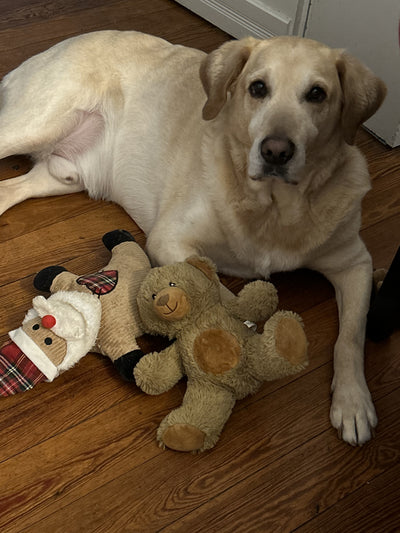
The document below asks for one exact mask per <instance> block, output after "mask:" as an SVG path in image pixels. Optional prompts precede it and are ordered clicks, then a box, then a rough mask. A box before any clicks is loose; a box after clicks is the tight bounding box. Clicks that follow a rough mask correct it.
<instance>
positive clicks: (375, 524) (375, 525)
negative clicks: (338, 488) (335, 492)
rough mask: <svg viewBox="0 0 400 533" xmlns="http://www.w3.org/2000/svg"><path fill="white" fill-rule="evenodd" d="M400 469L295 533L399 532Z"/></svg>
mask: <svg viewBox="0 0 400 533" xmlns="http://www.w3.org/2000/svg"><path fill="white" fill-rule="evenodd" d="M399 509H400V465H396V466H394V467H392V468H390V469H389V470H387V471H386V472H384V473H383V474H381V475H379V476H377V477H376V478H374V479H372V480H371V481H368V482H367V483H366V484H365V485H363V486H362V487H361V488H360V489H358V490H357V491H355V492H353V493H352V494H351V495H350V496H347V497H345V498H343V499H342V500H340V501H339V502H338V503H337V504H336V505H335V506H333V507H331V508H329V509H328V510H327V511H326V512H324V513H322V514H319V515H318V516H317V517H316V518H314V519H312V520H310V521H309V522H307V524H305V525H304V526H302V527H300V528H299V529H296V533H321V532H323V533H337V532H338V531H342V528H343V524H346V526H345V528H346V533H359V532H360V531H362V532H363V533H376V532H378V531H379V533H397V532H398V531H400V513H399Z"/></svg>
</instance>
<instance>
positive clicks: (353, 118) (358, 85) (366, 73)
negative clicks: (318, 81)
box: [336, 50, 386, 144]
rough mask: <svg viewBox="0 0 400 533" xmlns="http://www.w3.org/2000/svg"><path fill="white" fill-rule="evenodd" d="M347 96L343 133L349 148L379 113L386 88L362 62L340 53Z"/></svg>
mask: <svg viewBox="0 0 400 533" xmlns="http://www.w3.org/2000/svg"><path fill="white" fill-rule="evenodd" d="M336 68H337V71H338V74H339V79H340V83H341V86H342V92H343V109H342V119H341V125H342V131H343V135H344V139H345V141H346V142H347V143H348V144H354V139H355V136H356V133H357V130H358V128H359V126H361V124H362V123H363V122H365V121H366V120H367V119H369V118H370V117H372V115H373V114H374V113H375V112H376V111H377V110H378V109H379V107H380V105H381V104H382V102H383V100H384V98H385V96H386V86H385V84H384V83H383V81H382V80H381V79H379V78H378V77H377V76H375V75H374V74H373V73H372V72H371V71H370V70H369V69H368V68H367V67H365V66H364V65H363V64H362V63H361V62H360V61H358V60H357V59H356V58H354V57H352V56H351V55H349V54H347V53H346V52H345V51H343V50H340V51H339V56H338V59H337V61H336Z"/></svg>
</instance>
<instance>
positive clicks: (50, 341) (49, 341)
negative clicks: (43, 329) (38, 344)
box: [44, 337, 53, 346]
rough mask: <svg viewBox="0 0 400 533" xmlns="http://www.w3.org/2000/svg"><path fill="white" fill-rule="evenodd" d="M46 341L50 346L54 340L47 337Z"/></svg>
mask: <svg viewBox="0 0 400 533" xmlns="http://www.w3.org/2000/svg"><path fill="white" fill-rule="evenodd" d="M44 343H45V344H47V346H50V344H53V340H52V339H51V338H50V337H46V338H45V339H44Z"/></svg>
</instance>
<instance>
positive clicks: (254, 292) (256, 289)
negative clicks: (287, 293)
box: [223, 280, 278, 322]
mask: <svg viewBox="0 0 400 533" xmlns="http://www.w3.org/2000/svg"><path fill="white" fill-rule="evenodd" d="M223 303H224V305H225V307H226V309H227V310H228V311H229V312H230V313H231V314H233V315H234V316H235V317H237V318H239V319H240V320H243V321H244V320H249V321H252V322H259V321H261V320H262V321H265V320H267V319H268V318H270V317H271V316H272V314H273V313H275V311H276V308H277V307H278V292H277V290H276V288H275V287H274V285H273V284H272V283H269V282H268V281H261V280H257V281H252V282H250V283H247V284H246V285H245V286H244V287H243V289H242V290H241V291H240V292H239V294H238V295H237V297H236V298H234V299H232V300H230V301H229V302H227V303H225V302H223Z"/></svg>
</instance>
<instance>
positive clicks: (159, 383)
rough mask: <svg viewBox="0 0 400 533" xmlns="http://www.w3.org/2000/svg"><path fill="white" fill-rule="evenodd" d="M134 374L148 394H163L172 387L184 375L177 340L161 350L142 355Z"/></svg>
mask: <svg viewBox="0 0 400 533" xmlns="http://www.w3.org/2000/svg"><path fill="white" fill-rule="evenodd" d="M134 375H135V381H136V384H137V385H138V386H139V387H140V388H141V389H142V390H143V391H144V392H146V393H147V394H161V393H162V392H165V391H167V390H169V389H171V388H172V387H173V386H174V385H175V384H176V383H177V382H178V381H179V380H180V379H181V378H182V377H183V375H184V370H183V366H182V362H181V357H180V354H179V351H178V349H177V347H176V342H175V343H174V344H171V346H168V348H165V349H164V350H162V351H161V352H152V353H149V354H147V355H145V356H144V357H142V359H141V360H140V361H139V362H138V364H137V365H136V367H135V370H134Z"/></svg>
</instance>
